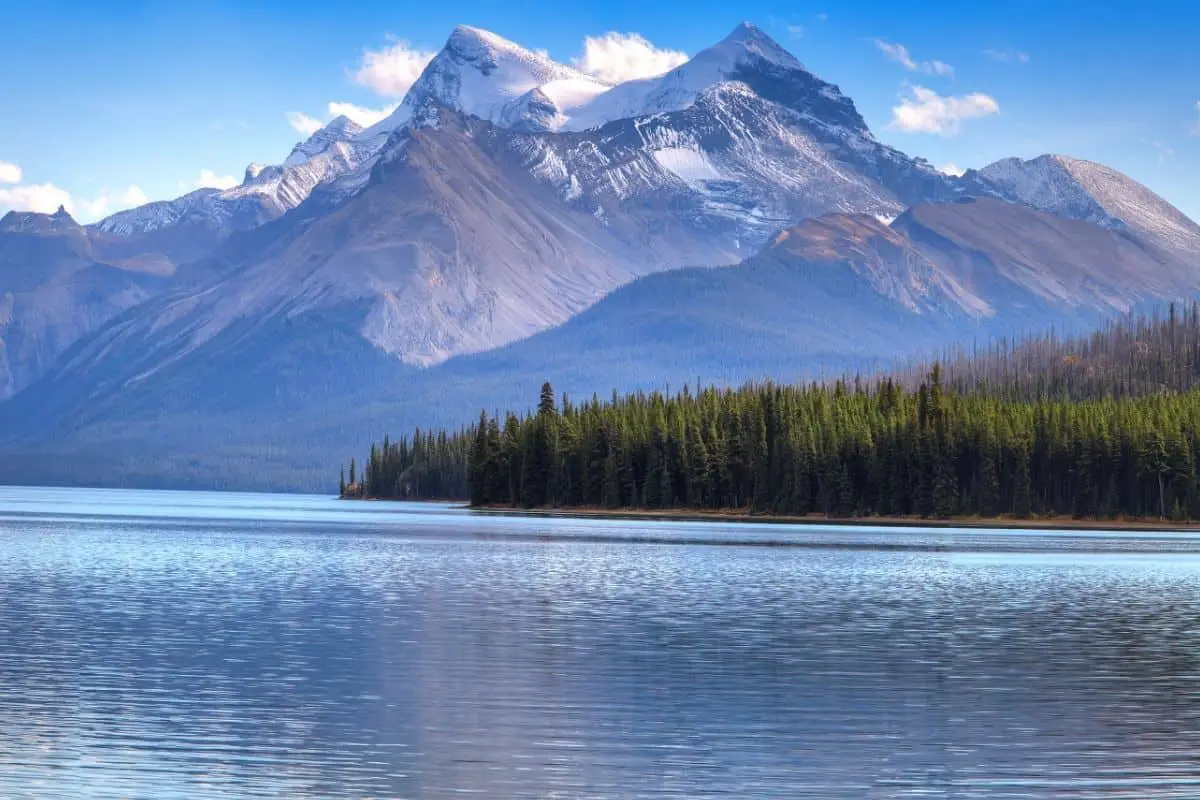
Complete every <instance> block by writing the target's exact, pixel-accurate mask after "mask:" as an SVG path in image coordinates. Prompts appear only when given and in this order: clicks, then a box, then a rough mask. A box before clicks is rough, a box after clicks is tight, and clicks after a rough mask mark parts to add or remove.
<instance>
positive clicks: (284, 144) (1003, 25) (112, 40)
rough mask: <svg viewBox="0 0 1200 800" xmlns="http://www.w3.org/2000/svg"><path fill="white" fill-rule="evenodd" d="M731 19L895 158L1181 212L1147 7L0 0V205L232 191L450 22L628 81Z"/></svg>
mask: <svg viewBox="0 0 1200 800" xmlns="http://www.w3.org/2000/svg"><path fill="white" fill-rule="evenodd" d="M743 19H747V20H750V21H752V22H754V23H755V24H757V25H759V26H760V27H762V28H763V29H764V30H766V31H767V32H768V33H770V34H771V35H772V36H774V37H775V38H776V39H778V40H779V41H780V42H781V43H782V44H784V46H786V47H787V48H789V49H790V50H791V51H792V52H793V53H795V54H796V55H797V56H798V57H799V58H800V60H801V61H803V62H804V63H805V65H806V66H807V67H808V68H809V69H811V70H812V71H814V72H816V73H817V74H818V75H820V76H821V77H823V78H825V79H826V80H829V81H831V82H833V83H836V84H838V85H839V86H840V87H841V88H842V90H843V91H844V92H846V93H847V94H848V95H850V96H851V97H852V98H853V99H854V100H855V102H856V103H857V105H858V107H859V110H860V111H861V112H862V113H863V115H864V117H866V119H867V121H868V123H869V124H870V125H871V127H872V129H873V130H874V131H875V133H876V135H877V136H878V137H879V138H881V139H883V140H884V141H886V142H888V143H890V144H892V145H894V146H896V147H898V148H900V149H902V150H904V151H906V152H908V153H911V154H913V155H919V156H924V157H925V158H928V159H929V160H930V161H932V162H933V163H935V164H937V165H939V166H940V165H946V164H954V165H958V166H959V167H979V166H983V165H984V164H987V163H989V162H991V161H994V160H996V159H999V158H1002V157H1005V156H1010V155H1016V156H1022V157H1031V156H1035V155H1039V154H1041V153H1045V152H1059V153H1066V154H1068V155H1073V156H1077V157H1081V158H1088V159H1092V160H1096V161H1101V162H1103V163H1106V164H1109V165H1110V166H1113V167H1116V168H1117V169H1120V170H1122V171H1124V172H1126V173H1128V174H1130V175H1132V176H1133V177H1135V178H1136V179H1138V180H1140V181H1142V182H1144V183H1146V184H1147V185H1148V186H1150V187H1151V188H1152V189H1154V190H1155V191H1157V192H1159V193H1160V194H1162V195H1163V196H1164V197H1166V198H1167V199H1168V200H1170V201H1171V202H1173V203H1175V204H1176V205H1177V206H1179V207H1180V208H1181V209H1182V210H1183V211H1185V212H1186V213H1188V214H1189V215H1190V216H1191V217H1192V218H1193V219H1200V180H1197V179H1198V178H1200V105H1198V103H1200V48H1197V47H1196V46H1195V42H1196V33H1195V32H1196V31H1197V30H1200V3H1190V2H1161V0H1158V1H1156V0H1143V2H1136V3H1134V2H1107V3H1096V2H1095V0H1091V2H1081V1H1080V0H1056V2H1053V3H1042V2H1027V1H1026V0H1004V2H993V1H992V0H978V1H977V2H970V3H964V2H949V0H929V1H927V2H919V3H918V2H891V3H883V2H877V1H875V2H838V3H824V2H815V3H805V2H779V1H778V0H743V2H740V3H736V4H734V3H728V2H708V1H707V0H701V2H688V3H682V2H671V1H670V0H661V1H660V2H657V3H646V2H630V0H606V1H605V2H582V3H563V2H553V3H551V2H533V1H532V0H506V1H505V2H497V1H495V0H465V1H464V2H447V3H405V2H396V0H389V2H376V0H356V2H354V3H352V4H346V5H345V6H344V7H340V8H339V7H335V6H334V5H333V4H330V3H325V2H322V3H317V2H306V1H304V0H301V1H299V2H253V1H252V0H246V1H245V2H227V1H226V0H209V1H208V2H204V3H198V2H197V3H189V2H184V0H180V1H179V2H169V1H168V0H161V1H159V2H154V1H151V0H144V1H143V2H131V1H130V0H108V1H107V2H104V3H94V2H46V3H15V2H4V3H0V71H2V73H3V74H4V75H5V76H6V79H5V81H4V82H3V84H2V88H0V109H3V114H2V115H0V210H3V209H4V208H5V207H13V206H17V205H27V206H28V205H33V204H43V205H44V204H46V203H48V202H51V201H54V200H58V199H64V198H65V199H66V200H67V201H68V202H69V204H70V206H71V208H72V210H74V211H75V213H76V215H77V216H78V217H80V218H81V219H84V220H91V219H95V218H96V217H97V216H99V215H102V214H104V213H111V212H112V211H114V210H116V209H118V208H120V207H123V206H127V205H129V204H131V203H135V202H140V201H141V200H143V199H144V198H149V199H152V200H153V199H165V198H170V197H174V196H177V195H179V194H181V193H183V192H184V191H187V190H189V189H191V188H194V187H195V186H197V185H201V184H210V185H213V184H220V183H222V181H223V180H228V179H230V178H233V179H236V180H240V179H241V176H242V173H243V171H244V169H245V167H246V165H247V164H249V163H251V162H255V161H257V162H263V163H278V162H279V161H281V160H282V159H283V158H284V157H285V156H286V155H287V153H288V151H289V150H290V149H291V147H292V146H293V145H294V144H295V143H296V142H297V141H298V140H299V139H301V138H303V135H302V134H301V133H299V132H298V131H297V130H296V128H295V127H294V126H293V124H292V123H293V122H295V123H298V124H299V125H300V127H303V123H304V121H305V120H304V118H303V117H300V116H297V115H298V114H303V115H307V116H308V117H310V118H315V119H318V120H322V121H323V120H326V119H328V118H329V116H330V110H329V109H330V104H331V103H347V104H353V105H354V106H356V107H359V108H361V109H374V110H378V109H382V108H386V107H387V106H389V105H391V104H394V103H395V102H396V101H397V99H398V98H397V97H395V96H394V95H395V94H396V93H397V92H398V91H400V89H401V88H402V85H403V82H404V79H405V75H406V74H407V73H406V66H405V65H406V64H409V65H411V64H413V63H416V64H417V65H418V66H419V60H420V58H422V57H427V55H428V54H429V53H431V52H433V51H436V50H437V49H439V48H440V47H441V45H442V44H443V42H444V41H445V39H446V36H447V35H448V34H449V33H450V31H451V29H452V28H453V27H454V26H455V25H456V24H460V23H464V24H470V25H475V26H478V27H483V28H487V29H489V30H492V31H494V32H496V33H498V34H500V35H502V36H505V37H507V38H509V39H512V40H514V41H516V42H518V43H520V44H522V45H524V46H526V47H530V48H534V49H545V50H547V51H549V53H550V55H551V56H552V57H554V58H555V59H557V60H559V61H563V62H568V63H569V62H570V61H571V60H572V59H573V58H580V57H581V56H582V55H583V54H584V50H585V48H584V40H585V39H586V38H587V37H602V36H603V35H604V34H607V33H610V32H617V33H620V34H638V35H640V36H641V37H643V39H644V40H646V41H648V42H649V43H651V44H652V45H653V47H654V48H655V50H653V51H651V50H648V49H647V48H646V46H645V44H644V42H639V41H638V40H636V39H632V38H629V37H618V38H614V39H609V40H606V41H607V42H608V43H609V44H610V45H611V47H608V48H607V49H605V48H604V47H602V46H600V47H598V48H597V49H595V50H594V55H596V56H597V58H595V59H593V62H594V63H593V62H588V63H589V64H591V66H593V67H594V68H598V69H605V68H613V69H615V68H616V66H619V67H620V68H621V69H633V70H636V69H639V68H641V69H646V68H649V67H648V66H647V64H661V63H669V62H670V59H671V58H673V57H677V56H673V54H674V53H678V52H683V53H688V54H694V53H695V52H697V51H698V50H700V49H702V48H704V47H705V46H707V45H709V44H712V43H715V42H716V41H718V40H720V39H721V38H723V37H724V36H725V35H726V34H727V33H728V32H729V31H730V30H731V29H732V28H733V27H734V26H735V25H736V24H737V23H738V22H740V21H741V20H743ZM604 41H605V40H601V41H600V42H599V45H603V44H604ZM594 44H597V43H594ZM898 46H902V48H903V49H901V48H900V47H898ZM623 48H624V49H623ZM659 50H661V51H665V52H658V51H659ZM371 54H375V55H374V56H372V55H371ZM604 57H608V58H610V60H611V61H612V63H606V62H605V60H604ZM405 59H408V60H407V61H406V60H405ZM643 62H645V63H643ZM614 64H615V65H616V66H614ZM364 65H366V66H367V67H368V69H365V70H364ZM618 71H619V70H618ZM897 108H901V109H905V110H902V111H900V112H899V116H898V115H897V112H896V110H895V109H897ZM289 112H292V116H291V118H290V119H291V121H289V116H288V115H289ZM956 120H957V121H956ZM906 127H907V128H908V129H907V130H906V129H905V128H906Z"/></svg>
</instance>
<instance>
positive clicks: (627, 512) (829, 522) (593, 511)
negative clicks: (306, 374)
mask: <svg viewBox="0 0 1200 800" xmlns="http://www.w3.org/2000/svg"><path fill="white" fill-rule="evenodd" d="M343 499H348V500H369V501H374V502H395V503H438V504H453V505H454V506H455V507H456V508H461V509H463V510H466V511H471V512H474V513H477V514H491V515H498V516H499V515H511V516H520V517H548V518H559V519H614V520H621V519H623V520H644V521H647V522H653V521H659V522H735V523H761V524H768V525H824V526H845V527H877V528H967V529H979V530H988V529H1003V528H1023V529H1026V530H1047V531H1071V530H1077V531H1089V530H1090V531H1116V532H1120V531H1127V532H1130V533H1136V532H1142V533H1181V532H1188V531H1200V522H1195V521H1193V522H1172V521H1170V520H1162V519H1155V518H1141V519H1086V518H1085V519H1076V518H1074V517H1071V516H1067V515H1059V516H1054V517H1029V518H1027V519H1019V518H1016V517H950V518H948V519H924V518H922V517H899V516H894V517H826V516H823V515H817V514H810V515H807V516H795V515H786V514H751V513H750V512H747V511H738V510H701V509H665V510H657V511H656V510H651V509H634V508H596V507H581V508H512V507H511V506H481V507H479V508H472V507H471V506H470V505H468V504H467V502H466V501H464V500H461V499H458V500H449V499H447V500H429V499H426V500H399V499H390V498H382V497H367V498H363V497H350V498H343Z"/></svg>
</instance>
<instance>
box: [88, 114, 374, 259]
mask: <svg viewBox="0 0 1200 800" xmlns="http://www.w3.org/2000/svg"><path fill="white" fill-rule="evenodd" d="M362 130H363V129H362V126H361V125H359V124H358V123H356V122H354V121H353V120H351V119H349V118H347V117H345V116H339V117H337V118H336V119H334V120H333V121H331V122H330V123H329V124H328V125H326V126H325V127H323V128H321V129H320V130H318V131H317V132H316V133H314V134H313V135H312V136H310V137H309V138H308V139H306V140H305V141H303V142H301V143H300V144H298V145H296V146H295V147H294V148H293V149H292V152H291V154H290V155H289V156H288V157H287V159H286V160H285V161H284V162H283V164H281V165H278V166H264V165H262V164H250V165H249V166H248V167H246V174H245V177H244V178H243V180H242V182H241V184H239V185H237V186H234V187H233V188H231V189H225V190H218V189H198V190H196V191H194V192H190V193H189V194H186V195H184V196H182V197H179V198H176V199H174V200H166V201H159V202H155V203H149V204H147V205H144V206H140V207H138V208H132V209H129V210H128V211H120V212H118V213H116V214H113V215H112V216H110V217H107V218H105V219H103V220H101V221H100V222H98V223H96V226H97V227H98V228H99V229H100V230H103V231H105V232H107V233H114V234H117V235H119V236H130V235H133V234H136V233H146V232H149V231H154V230H159V229H161V228H165V227H169V226H173V225H177V224H179V223H181V222H184V221H189V220H191V221H196V222H199V223H201V224H203V225H205V226H209V227H217V228H225V229H232V230H236V229H241V228H248V227H255V226H257V225H259V224H261V223H263V222H265V221H266V220H269V219H273V218H275V217H277V216H279V215H280V214H283V213H284V212H286V211H288V210H290V209H292V208H295V207H296V206H298V205H300V203H302V202H304V200H305V199H307V198H308V196H309V194H310V193H311V192H312V190H313V188H314V187H315V186H316V185H317V184H319V183H324V182H325V181H327V180H329V179H331V178H333V177H336V176H338V175H341V174H344V173H346V172H349V171H351V170H353V169H355V168H356V167H358V166H359V165H360V164H362V163H363V162H364V161H366V160H367V159H368V158H370V157H371V156H372V155H374V148H373V147H372V146H371V145H369V144H366V143H363V142H359V141H357V140H356V138H355V137H357V136H358V135H359V134H360V133H362Z"/></svg>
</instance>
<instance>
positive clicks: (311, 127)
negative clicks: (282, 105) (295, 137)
mask: <svg viewBox="0 0 1200 800" xmlns="http://www.w3.org/2000/svg"><path fill="white" fill-rule="evenodd" d="M287 121H288V124H289V125H291V126H292V127H293V128H295V129H296V132H297V133H302V134H304V135H305V136H312V135H313V134H314V133H316V132H317V131H319V130H321V128H322V127H324V123H323V122H321V120H319V119H317V118H316V117H310V116H309V115H308V114H305V113H303V112H301V111H289V112H287Z"/></svg>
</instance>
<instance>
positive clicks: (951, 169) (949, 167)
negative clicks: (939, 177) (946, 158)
mask: <svg viewBox="0 0 1200 800" xmlns="http://www.w3.org/2000/svg"><path fill="white" fill-rule="evenodd" d="M938 172H940V173H942V174H943V175H953V176H954V177H955V178H961V177H962V176H963V175H965V174H966V172H967V171H966V170H965V169H963V168H962V167H960V166H959V165H958V164H955V163H954V162H953V161H951V162H950V163H948V164H942V165H941V166H940V167H938Z"/></svg>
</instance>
